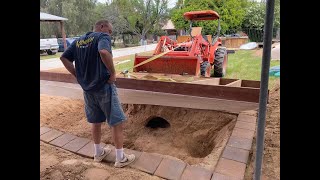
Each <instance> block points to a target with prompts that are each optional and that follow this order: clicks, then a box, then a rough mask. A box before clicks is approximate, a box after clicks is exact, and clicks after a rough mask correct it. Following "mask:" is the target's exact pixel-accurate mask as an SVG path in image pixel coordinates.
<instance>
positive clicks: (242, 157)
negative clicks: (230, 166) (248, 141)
mask: <svg viewBox="0 0 320 180" xmlns="http://www.w3.org/2000/svg"><path fill="white" fill-rule="evenodd" d="M222 157H223V158H226V159H231V160H235V161H238V162H242V163H247V161H248V157H249V151H248V150H244V149H240V148H234V147H230V146H227V147H226V148H225V149H224V151H223V154H222Z"/></svg>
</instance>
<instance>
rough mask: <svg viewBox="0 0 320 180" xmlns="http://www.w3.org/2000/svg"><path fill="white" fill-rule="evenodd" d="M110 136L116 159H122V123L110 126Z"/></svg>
mask: <svg viewBox="0 0 320 180" xmlns="http://www.w3.org/2000/svg"><path fill="white" fill-rule="evenodd" d="M112 136H113V140H114V144H115V147H116V161H121V160H122V159H123V123H120V124H117V125H115V126H113V127H112Z"/></svg>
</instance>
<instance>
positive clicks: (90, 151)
mask: <svg viewBox="0 0 320 180" xmlns="http://www.w3.org/2000/svg"><path fill="white" fill-rule="evenodd" d="M93 144H94V143H93V141H90V142H89V143H88V144H86V145H85V146H83V147H82V148H81V149H80V150H79V151H78V152H77V153H78V154H81V155H83V156H86V157H89V158H92V157H93V155H94V146H93ZM105 146H106V144H104V143H101V147H102V148H103V147H105Z"/></svg>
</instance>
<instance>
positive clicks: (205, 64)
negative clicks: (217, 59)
mask: <svg viewBox="0 0 320 180" xmlns="http://www.w3.org/2000/svg"><path fill="white" fill-rule="evenodd" d="M209 66H210V63H209V62H208V61H203V62H202V63H201V64H200V73H201V76H203V77H205V76H206V72H207V70H208V68H210V67H209Z"/></svg>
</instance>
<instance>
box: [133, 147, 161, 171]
mask: <svg viewBox="0 0 320 180" xmlns="http://www.w3.org/2000/svg"><path fill="white" fill-rule="evenodd" d="M162 159H163V158H162V157H161V156H160V155H156V154H151V153H146V152H143V153H142V154H141V156H140V157H139V158H138V159H137V160H136V161H135V162H134V163H133V164H132V165H131V167H133V168H136V169H139V170H141V171H144V172H147V173H149V174H153V173H154V172H155V171H156V169H157V168H158V166H159V164H160V162H161V160H162Z"/></svg>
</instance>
